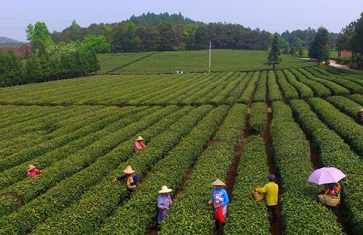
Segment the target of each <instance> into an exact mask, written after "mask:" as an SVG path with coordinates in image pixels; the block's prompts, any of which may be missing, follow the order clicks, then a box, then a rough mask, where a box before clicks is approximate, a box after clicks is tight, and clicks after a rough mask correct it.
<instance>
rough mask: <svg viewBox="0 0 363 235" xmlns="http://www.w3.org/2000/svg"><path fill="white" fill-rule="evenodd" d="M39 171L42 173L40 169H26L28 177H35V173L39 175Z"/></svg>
mask: <svg viewBox="0 0 363 235" xmlns="http://www.w3.org/2000/svg"><path fill="white" fill-rule="evenodd" d="M40 173H42V171H41V170H38V169H33V170H30V171H28V176H27V177H28V178H30V177H36V176H37V175H39V174H40Z"/></svg>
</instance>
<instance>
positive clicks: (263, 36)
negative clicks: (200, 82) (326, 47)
mask: <svg viewBox="0 0 363 235" xmlns="http://www.w3.org/2000/svg"><path fill="white" fill-rule="evenodd" d="M315 34H316V31H315V30H314V29H310V28H309V29H307V30H296V31H292V32H289V31H285V32H284V33H283V34H281V35H280V36H281V38H280V41H281V44H284V45H281V47H282V49H283V51H282V52H283V53H285V54H288V53H290V49H291V48H296V46H295V45H296V44H301V46H302V47H305V48H307V47H309V45H310V43H311V41H312V39H313V38H314V36H315ZM89 35H95V36H99V35H102V36H104V37H105V38H106V40H107V42H108V43H109V47H110V51H111V52H114V53H116V52H139V51H175V50H203V49H207V48H208V46H209V41H212V44H213V48H215V49H244V50H268V49H269V45H270V44H271V42H272V39H273V36H274V35H273V34H271V33H270V32H267V31H265V30H260V29H258V28H257V29H250V28H248V27H244V26H242V25H239V24H227V23H209V24H205V23H202V22H196V21H193V20H191V19H189V18H186V17H184V16H183V15H181V14H180V13H179V14H168V13H163V14H154V13H147V14H143V15H141V16H132V17H131V18H130V19H129V20H126V21H122V22H119V23H113V24H103V23H102V24H91V25H90V26H89V27H85V28H83V27H80V26H79V25H78V24H77V23H76V22H75V21H73V22H72V25H71V26H70V27H68V28H66V29H64V30H63V31H61V32H53V33H52V34H51V36H52V39H53V41H54V42H57V43H60V42H67V43H69V42H75V41H82V40H84V38H85V37H87V36H89ZM332 35H334V34H332ZM333 42H334V40H333ZM332 46H334V45H332ZM295 51H296V50H295ZM295 51H294V49H293V51H292V54H294V52H295Z"/></svg>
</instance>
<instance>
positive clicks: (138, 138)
mask: <svg viewBox="0 0 363 235" xmlns="http://www.w3.org/2000/svg"><path fill="white" fill-rule="evenodd" d="M140 140H144V138H142V136H141V135H140V136H138V137H137V139H136V141H140Z"/></svg>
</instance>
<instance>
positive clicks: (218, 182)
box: [212, 179, 226, 186]
mask: <svg viewBox="0 0 363 235" xmlns="http://www.w3.org/2000/svg"><path fill="white" fill-rule="evenodd" d="M212 185H214V186H218V185H220V186H225V185H226V184H225V183H223V181H222V180H220V179H217V180H216V181H214V182H213V183H212Z"/></svg>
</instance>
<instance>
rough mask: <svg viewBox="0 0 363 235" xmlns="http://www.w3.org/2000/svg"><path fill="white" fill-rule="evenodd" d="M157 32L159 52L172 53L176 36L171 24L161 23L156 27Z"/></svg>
mask: <svg viewBox="0 0 363 235" xmlns="http://www.w3.org/2000/svg"><path fill="white" fill-rule="evenodd" d="M158 31H159V48H158V50H160V51H173V50H174V45H175V41H176V35H175V33H174V30H173V25H172V24H171V23H168V22H166V23H161V24H160V25H159V26H158Z"/></svg>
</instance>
